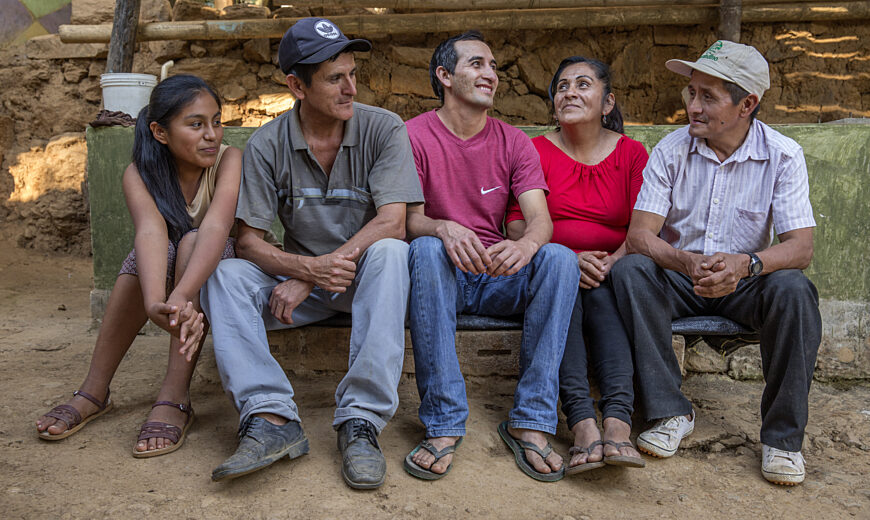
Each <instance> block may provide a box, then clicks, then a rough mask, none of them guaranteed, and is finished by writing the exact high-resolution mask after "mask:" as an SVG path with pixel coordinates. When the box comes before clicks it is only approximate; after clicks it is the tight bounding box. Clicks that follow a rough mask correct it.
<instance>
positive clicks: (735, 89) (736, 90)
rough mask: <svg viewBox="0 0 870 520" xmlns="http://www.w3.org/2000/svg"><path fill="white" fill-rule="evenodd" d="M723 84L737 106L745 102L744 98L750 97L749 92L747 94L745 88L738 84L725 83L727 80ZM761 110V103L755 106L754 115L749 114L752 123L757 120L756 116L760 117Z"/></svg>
mask: <svg viewBox="0 0 870 520" xmlns="http://www.w3.org/2000/svg"><path fill="white" fill-rule="evenodd" d="M722 83H723V84H724V85H725V90H727V91H728V94H729V95H730V96H731V102H732V103H734V104H735V105H736V104H737V103H740V102H741V101H742V100H743V98H745V97H746V96H748V95H749V92H747V91H746V89H744V88H743V87H741V86H740V85H738V84H737V83H733V82H731V81H725V80H722ZM759 108H761V103H758V104H757V105H755V110H753V111H752V113H751V114H749V120H750V121H752V120H753V119H755V118H756V116H758V109H759Z"/></svg>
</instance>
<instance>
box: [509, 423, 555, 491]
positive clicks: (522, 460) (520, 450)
mask: <svg viewBox="0 0 870 520" xmlns="http://www.w3.org/2000/svg"><path fill="white" fill-rule="evenodd" d="M498 435H499V437H501V440H503V441H504V442H505V444H507V445H508V448H510V449H511V451H512V452H514V458H515V459H516V461H517V466H519V467H520V470H522V472H523V473H525V474H526V475H528V476H530V477H532V478H533V479H535V480H540V481H541V482H557V481H559V480H562V478H563V477H564V476H565V465H564V464H563V465H562V469H560V470H559V471H554V472H551V473H541V472H539V471H537V470H536V469H535V467H534V466H532V465H531V464H530V463H529V461H528V459H526V453H525V450H531V451H534V452H535V453H537V454H538V455H540V456H541V458H542V459H545V460H546V458H547V457H549V456H550V454H551V453H553V446H551V445H550V443H549V442H548V443H547V445H546V446H544V448H543V449H542V448H539V447H537V446H535V445H534V444H532V443H531V442H526V441H523V440H520V439H517V438H516V437H514V436H513V435H511V434H510V432H509V431H508V422H507V421H505V422H503V423H501V424H499V425H498Z"/></svg>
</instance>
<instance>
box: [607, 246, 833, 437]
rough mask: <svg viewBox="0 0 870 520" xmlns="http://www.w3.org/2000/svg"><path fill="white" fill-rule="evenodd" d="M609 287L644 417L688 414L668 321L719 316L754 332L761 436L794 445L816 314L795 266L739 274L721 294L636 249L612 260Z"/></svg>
mask: <svg viewBox="0 0 870 520" xmlns="http://www.w3.org/2000/svg"><path fill="white" fill-rule="evenodd" d="M611 277H612V278H613V281H612V284H613V290H614V295H615V296H616V301H617V303H618V305H619V310H620V312H621V314H622V319H623V322H624V323H625V327H626V330H627V332H628V337H629V339H630V340H631V342H632V345H633V346H634V361H635V365H636V366H637V371H636V378H637V388H638V393H639V397H640V401H639V403H640V405H641V408H642V409H643V411H644V416H645V418H646V419H647V420H653V419H660V418H664V417H673V416H677V415H685V414H689V413H691V411H692V403H691V402H689V400H688V399H686V397H685V396H684V395H683V394H682V392H681V391H680V384H681V381H682V378H681V376H680V368H679V365H678V364H677V358H676V356H675V355H674V351H673V347H672V345H671V321H672V320H674V319H676V318H683V317H687V316H723V317H725V318H728V319H731V320H733V321H735V322H737V323H740V324H741V325H744V326H745V327H748V328H750V329H753V330H757V331H759V333H760V335H761V367H762V372H763V374H764V380H765V383H766V384H765V387H764V392H763V393H762V396H761V442H763V443H764V444H767V445H768V446H772V447H774V448H778V449H782V450H787V451H800V449H801V443H802V442H803V435H804V428H806V425H807V413H808V412H807V399H808V394H809V391H810V383H811V382H812V380H813V370H814V368H815V365H816V354H817V353H818V350H819V343H821V332H822V319H821V316H820V314H819V296H818V293H817V292H816V288H815V286H814V285H813V284H812V282H810V281H809V279H807V277H806V276H804V274H803V273H802V272H801V271H799V270H797V269H784V270H781V271H776V272H774V273H771V274H768V275H764V276H759V277H755V278H744V279H743V280H741V281H740V282H739V283H738V285H737V290H735V291H734V292H733V293H731V294H729V295H727V296H723V297H721V298H703V297H701V296H698V295H696V294H695V292H694V290H693V289H692V287H693V285H692V281H691V279H690V278H689V277H688V276H686V275H684V274H682V273H677V272H675V271H670V270H667V269H663V268H661V267H659V266H658V265H656V264H655V262H653V261H652V260H651V259H650V258H648V257H646V256H643V255H629V256H626V257H625V258H623V259H621V260H620V261H619V262H617V263H616V265H614V267H613V272H612V273H611Z"/></svg>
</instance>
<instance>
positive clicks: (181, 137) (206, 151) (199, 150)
mask: <svg viewBox="0 0 870 520" xmlns="http://www.w3.org/2000/svg"><path fill="white" fill-rule="evenodd" d="M151 132H152V134H153V135H154V138H155V139H157V141H159V142H161V143H163V144H165V145H166V146H168V147H169V151H170V152H171V153H172V156H173V157H174V158H175V161H176V163H177V164H178V168H179V170H183V169H186V168H189V169H202V168H208V167H210V166H213V165H214V163H215V160H217V154H218V151H219V150H220V145H221V139H223V136H224V129H223V126H221V109H220V106H218V104H217V101H215V99H214V98H213V97H212V96H211V94H209V93H208V92H200V93H199V95H197V96H196V98H194V100H193V101H192V102H191V103H189V104H187V105H186V106H185V107H184V108H182V109H181V110H180V111H179V112H178V113H177V114H176V115H175V117H173V118H172V119H171V120H170V121H169V126H168V127H166V128H164V127H162V126H160V125H159V124H158V123H157V122H153V123H151Z"/></svg>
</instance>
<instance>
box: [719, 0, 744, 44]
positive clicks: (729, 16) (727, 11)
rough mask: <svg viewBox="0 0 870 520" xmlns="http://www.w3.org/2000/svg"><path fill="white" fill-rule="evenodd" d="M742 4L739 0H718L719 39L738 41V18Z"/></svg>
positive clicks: (740, 16) (740, 15)
mask: <svg viewBox="0 0 870 520" xmlns="http://www.w3.org/2000/svg"><path fill="white" fill-rule="evenodd" d="M742 11H743V5H742V3H741V0H720V2H719V39H720V40H730V41H732V42H740V20H741V19H742V18H743V17H742Z"/></svg>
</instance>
